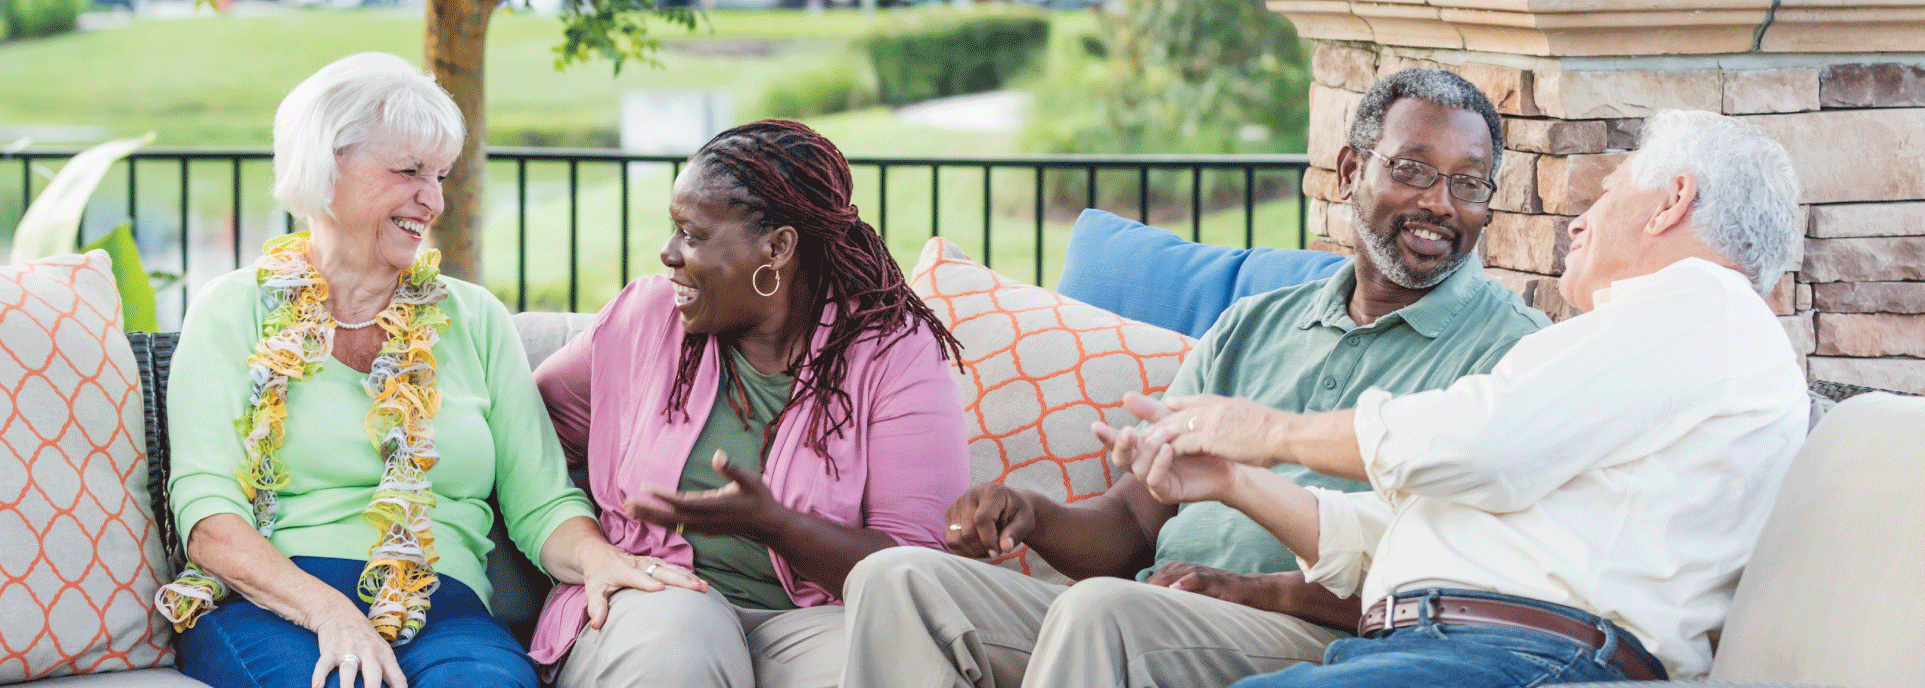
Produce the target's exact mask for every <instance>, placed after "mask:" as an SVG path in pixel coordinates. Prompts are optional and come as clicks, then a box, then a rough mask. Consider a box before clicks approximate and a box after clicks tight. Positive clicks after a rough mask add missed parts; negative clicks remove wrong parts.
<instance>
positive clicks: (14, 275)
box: [0, 251, 174, 683]
mask: <svg viewBox="0 0 1925 688" xmlns="http://www.w3.org/2000/svg"><path fill="white" fill-rule="evenodd" d="M120 317H121V316H120V297H119V295H118V294H117V293H116V292H115V290H114V278H113V270H112V264H111V263H110V262H109V261H108V259H107V254H106V252H104V251H93V252H91V253H88V254H86V255H84V256H82V255H65V256H54V257H51V258H45V259H42V260H37V261H33V262H29V263H26V264H24V265H12V266H4V267H0V542H4V543H6V546H4V547H0V610H4V613H5V616H4V617H0V683H12V682H15V681H21V680H27V679H38V678H48V677H53V676H65V675H68V674H88V673H97V672H104V671H122V670H128V669H140V668H147V667H155V666H167V665H171V664H173V658H174V654H173V649H172V647H171V646H170V644H169V641H170V640H171V639H172V637H173V632H172V631H171V630H170V629H169V627H168V624H167V622H166V620H165V619H163V618H161V617H160V615H159V614H156V613H154V611H153V599H154V591H155V590H156V589H158V588H159V587H160V585H161V580H160V579H161V576H163V575H166V574H167V572H163V571H161V570H160V569H159V568H158V567H159V566H162V565H164V563H165V562H166V559H165V557H164V555H163V554H162V552H161V542H160V536H159V533H158V532H157V531H156V530H155V527H154V517H153V510H152V506H151V505H150V504H149V503H148V502H149V498H148V495H147V457H146V451H145V447H146V432H145V425H144V424H143V422H142V415H141V403H140V371H139V369H138V368H137V367H136V364H135V363H134V352H133V349H132V348H130V347H129V346H128V344H127V339H126V337H125V335H123V334H122V333H121V326H120Z"/></svg>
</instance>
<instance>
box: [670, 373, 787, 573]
mask: <svg viewBox="0 0 1925 688" xmlns="http://www.w3.org/2000/svg"><path fill="white" fill-rule="evenodd" d="M723 348H726V349H728V351H729V353H728V355H729V356H733V357H734V359H735V373H736V375H737V376H739V377H740V378H741V380H742V387H743V389H745V390H747V391H748V397H749V404H748V406H749V411H750V414H749V419H748V422H747V423H746V424H745V423H744V422H743V420H742V418H740V417H739V416H737V415H736V413H735V407H734V406H733V405H731V404H729V401H728V397H729V396H730V395H733V394H736V392H735V391H733V390H731V389H729V387H731V386H732V385H731V384H730V381H729V380H728V379H727V376H720V377H721V380H720V381H719V382H718V385H719V386H720V389H717V390H716V394H715V406H714V407H713V408H711V409H710V410H709V417H708V422H707V423H705V424H703V426H702V434H701V435H700V436H699V437H697V438H696V440H695V448H693V449H690V450H689V454H688V462H687V463H684V464H682V480H681V484H680V486H679V487H677V488H676V489H679V490H681V491H683V492H693V491H698V490H713V489H716V488H720V487H724V486H726V485H728V484H729V481H728V480H727V479H724V478H723V477H722V476H721V475H720V474H717V473H716V472H715V466H714V464H712V463H711V461H712V459H713V458H714V456H715V450H717V449H720V450H722V452H723V453H725V454H727V455H728V457H729V463H732V464H735V465H737V466H740V467H742V468H743V469H745V470H748V471H751V472H754V473H758V474H759V473H761V472H762V437H763V434H762V433H763V431H764V429H766V428H767V427H768V424H769V421H770V420H771V419H774V418H775V415H776V414H777V413H781V412H782V408H783V407H784V406H787V405H788V403H789V393H790V391H791V390H793V389H794V387H795V378H794V377H793V376H790V375H786V374H782V373H777V374H774V375H765V374H763V373H762V372H760V371H757V370H756V369H755V367H754V366H751V365H749V361H748V359H747V358H746V357H744V356H743V355H742V352H741V351H740V350H737V349H735V348H734V347H723ZM745 425H746V427H744V426H745ZM682 537H683V538H685V539H687V540H688V544H689V545H690V546H691V547H694V548H695V573H696V575H699V576H701V577H702V579H703V580H706V581H708V582H709V585H710V586H712V587H714V588H715V589H716V591H718V592H720V593H722V596H723V597H726V598H728V600H729V601H730V602H733V603H735V604H736V605H737V606H741V607H746V608H749V609H794V608H795V602H793V601H791V600H790V599H789V593H788V591H786V590H783V589H782V582H781V581H780V580H779V579H777V578H776V577H775V562H773V561H771V560H770V559H769V548H768V547H766V546H764V545H762V544H761V543H758V542H756V541H754V540H750V539H748V538H745V537H738V536H726V535H724V536H718V535H701V534H698V533H683V534H682Z"/></svg>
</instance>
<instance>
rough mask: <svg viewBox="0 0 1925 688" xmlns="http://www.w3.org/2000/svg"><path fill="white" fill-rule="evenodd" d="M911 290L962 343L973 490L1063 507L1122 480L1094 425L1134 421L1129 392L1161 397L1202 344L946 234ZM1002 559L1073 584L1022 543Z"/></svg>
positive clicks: (932, 247)
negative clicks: (1028, 496)
mask: <svg viewBox="0 0 1925 688" xmlns="http://www.w3.org/2000/svg"><path fill="white" fill-rule="evenodd" d="M910 287H911V288H913V289H914V290H915V292H916V294H917V295H919V296H921V297H922V298H923V301H924V302H926V303H928V304H929V307H930V308H931V309H933V310H935V312H936V317H937V318H939V319H941V320H942V322H943V324H944V325H946V326H948V327H949V331H950V332H953V333H955V335H956V339H957V340H959V341H961V342H962V345H963V362H964V364H965V367H966V368H967V372H965V373H964V374H963V375H962V377H961V379H959V380H958V381H957V387H958V389H959V390H960V391H961V393H962V396H963V400H962V401H963V411H964V416H965V421H966V422H967V423H969V425H970V427H969V465H970V477H971V479H972V482H973V483H984V482H991V481H994V482H999V483H1002V484H1004V485H1008V486H1010V487H1017V488H1023V489H1028V490H1034V491H1036V492H1039V493H1042V494H1044V495H1047V496H1049V497H1050V498H1051V499H1054V500H1056V501H1059V502H1073V501H1076V500H1079V499H1087V498H1089V497H1094V496H1096V495H1099V494H1102V493H1103V492H1104V491H1105V490H1107V489H1109V486H1110V483H1111V482H1112V481H1113V480H1115V479H1116V478H1117V477H1118V476H1117V475H1116V474H1115V469H1114V468H1113V467H1111V466H1110V465H1109V462H1108V461H1106V460H1104V458H1103V445H1102V443H1101V442H1099V441H1097V439H1096V436H1095V435H1094V434H1092V433H1091V432H1090V429H1089V427H1090V423H1092V422H1095V421H1103V422H1105V423H1108V424H1110V425H1111V426H1115V427H1122V426H1123V425H1125V424H1130V423H1134V422H1135V418H1134V417H1132V416H1131V415H1130V414H1129V412H1128V411H1125V410H1123V393H1124V392H1141V393H1145V394H1150V395H1153V396H1161V395H1162V393H1163V390H1164V389H1167V388H1168V387H1169V386H1170V381H1171V380H1172V379H1174V378H1175V377H1176V369H1177V366H1179V365H1181V364H1182V363H1183V356H1184V354H1185V353H1187V352H1189V350H1190V347H1191V346H1192V345H1194V344H1195V343H1196V341H1195V340H1193V339H1191V338H1189V337H1185V336H1183V335H1181V334H1178V333H1176V332H1172V331H1170V330H1166V329H1163V328H1160V327H1156V326H1154V325H1147V324H1144V323H1140V322H1137V321H1134V320H1130V319H1127V318H1124V317H1122V316H1119V315H1116V314H1115V313H1111V312H1109V311H1106V310H1103V309H1101V308H1097V307H1095V306H1091V305H1089V304H1085V303H1083V302H1080V301H1076V300H1074V299H1070V298H1068V297H1064V296H1061V295H1059V294H1057V293H1055V292H1052V291H1049V290H1047V289H1043V288H1041V287H1036V286H1032V285H1028V284H1023V283H1021V282H1017V281H1015V280H1012V279H1010V278H1008V277H1004V276H1002V275H1000V274H997V273H996V272H994V271H992V270H990V269H988V268H985V267H983V266H981V265H979V264H977V263H975V262H974V261H971V260H970V259H969V257H968V256H967V255H965V254H964V253H963V251H962V249H961V248H960V247H958V246H956V245H955V244H953V243H950V242H949V241H948V240H946V239H942V238H940V237H938V238H933V239H930V240H929V243H927V244H925V245H924V246H923V249H922V259H921V260H920V261H918V262H917V263H916V267H915V270H914V271H913V272H912V275H911V278H910ZM996 563H997V564H1000V565H1003V566H1006V567H1009V568H1012V569H1016V570H1019V571H1022V572H1024V573H1027V574H1030V575H1032V576H1035V577H1037V578H1041V579H1044V580H1050V581H1055V582H1067V580H1068V579H1067V578H1065V577H1064V576H1063V575H1062V574H1060V573H1057V572H1056V570H1055V569H1052V568H1050V566H1049V564H1048V563H1046V562H1044V561H1043V559H1042V557H1040V556H1033V555H1031V554H1030V552H1029V549H1028V548H1027V547H1019V548H1017V551H1016V552H1014V553H1011V554H1009V555H1005V556H1004V557H1002V558H1000V559H998V560H996Z"/></svg>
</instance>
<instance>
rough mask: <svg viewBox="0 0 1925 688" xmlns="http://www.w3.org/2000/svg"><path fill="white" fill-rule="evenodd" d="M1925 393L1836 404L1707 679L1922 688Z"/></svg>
mask: <svg viewBox="0 0 1925 688" xmlns="http://www.w3.org/2000/svg"><path fill="white" fill-rule="evenodd" d="M1920 532H1925V398H1916V397H1901V396H1896V395H1892V394H1865V395H1860V396H1857V397H1853V398H1851V399H1848V400H1846V401H1845V402H1843V403H1841V404H1839V405H1838V407H1837V408H1835V409H1833V410H1832V411H1831V412H1830V413H1827V414H1825V417H1824V420H1823V421H1821V422H1820V423H1819V424H1818V427H1817V429H1815V430H1814V431H1813V432H1812V435H1811V438H1810V439H1809V440H1807V441H1806V443H1805V447H1804V450H1803V451H1800V452H1799V454H1798V458H1797V460H1796V461H1795V462H1794V463H1793V464H1792V466H1791V469H1790V471H1789V472H1788V473H1787V474H1786V476H1785V483H1784V488H1783V489H1782V491H1780V492H1779V495H1778V501H1777V503H1776V505H1775V506H1774V507H1773V509H1772V512H1771V518H1770V520H1768V521H1766V523H1765V530H1764V534H1763V536H1762V537H1761V538H1760V539H1759V542H1758V549H1757V551H1756V553H1754V554H1753V555H1752V558H1751V563H1750V565H1749V566H1748V567H1747V568H1746V569H1745V574H1744V578H1743V580H1742V581H1741V582H1740V583H1739V585H1738V593H1737V599H1736V600H1735V602H1734V603H1733V606H1732V610H1731V616H1730V618H1729V620H1728V622H1727V623H1726V625H1725V631H1724V638H1723V642H1722V644H1721V645H1720V646H1719V648H1718V655H1717V660H1716V662H1715V663H1714V664H1713V666H1712V669H1711V678H1713V679H1718V680H1726V681H1733V680H1735V681H1786V682H1792V683H1812V684H1826V685H1839V686H1867V687H1875V686H1893V687H1898V686H1905V687H1908V688H1916V687H1917V686H1925V661H1921V653H1925V621H1921V620H1920V618H1919V614H1921V613H1925V585H1920V580H1921V579H1925V544H1920V543H1921V540H1920V538H1919V533H1920Z"/></svg>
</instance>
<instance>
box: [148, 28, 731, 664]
mask: <svg viewBox="0 0 1925 688" xmlns="http://www.w3.org/2000/svg"><path fill="white" fill-rule="evenodd" d="M463 136H464V131H463V127H462V120H461V112H460V110H459V109H458V108H457V107H456V106H455V104H454V101H453V100H452V99H450V98H449V97H448V94H447V93H446V92H445V91H443V90H442V89H441V88H440V87H439V86H437V85H435V83H434V80H433V78H432V77H429V76H427V75H424V74H423V73H421V72H420V71H419V70H417V69H415V67H414V66H413V65H411V64H409V63H408V62H407V61H406V60H403V59H401V58H399V57H396V56H394V55H389V54H385V53H362V54H359V55H352V56H349V57H346V58H342V59H341V60H339V61H336V62H334V63H333V64H330V65H328V66H326V67H324V68H322V69H321V70H320V71H319V72H317V73H315V74H314V75H313V76H311V77H308V79H307V80H305V81H303V82H301V84H300V85H299V86H296V87H295V88H294V90H293V91H292V92H290V93H289V94H288V96H287V98H286V99H285V100H284V101H282V102H281V106H280V109H279V110H278V111H277V112H276V113H275V116H274V173H275V184H274V195H275V197H276V198H277V199H279V200H280V201H281V203H282V204H283V205H285V206H286V207H287V209H288V211H289V212H290V213H292V214H293V215H295V216H296V217H300V218H302V219H304V220H305V221H306V223H307V227H308V231H304V232H299V233H295V234H290V235H287V236H284V237H280V238H277V239H274V240H271V241H269V242H267V244H266V246H264V247H263V251H264V253H265V255H264V256H262V257H261V258H260V259H259V260H258V261H256V262H255V264H254V266H253V267H249V268H244V269H241V270H237V271H234V272H232V273H228V274H226V275H223V276H221V277H218V278H216V279H214V280H213V281H212V282H210V283H209V284H208V285H207V286H206V287H204V288H203V289H202V291H201V293H200V294H199V295H198V296H196V297H195V299H194V302H193V304H192V306H191V307H189V309H188V312H187V318H186V322H185V323H184V324H183V326H182V328H181V340H180V345H179V348H178V353H177V354H176V355H175V357H174V362H173V374H172V376H171V378H170V379H171V380H172V387H173V389H172V391H171V393H170V395H169V404H168V413H169V423H168V430H169V433H170V434H171V436H172V438H171V439H172V454H173V458H172V461H173V467H172V478H171V480H170V483H169V487H170V490H171V492H172V505H171V506H172V508H173V509H174V512H175V514H176V517H177V519H178V521H177V522H178V523H179V524H180V528H181V530H182V532H183V533H185V534H186V536H187V556H188V559H189V562H190V563H189V564H188V566H187V568H186V570H185V571H183V572H182V573H181V576H180V578H179V579H178V580H176V581H175V582H174V583H172V584H170V585H167V586H165V587H164V588H162V590H161V592H160V594H159V595H158V596H157V597H156V603H157V604H158V605H159V606H160V608H161V610H162V612H163V613H165V614H166V615H167V616H168V617H169V618H170V619H172V620H173V621H174V623H175V627H176V629H178V630H180V631H182V635H181V638H180V644H179V651H180V655H179V666H180V669H181V671H182V672H183V673H185V674H187V675H188V676H191V677H193V678H196V679H199V680H201V681H205V682H207V683H210V684H213V685H215V686H223V687H225V686H248V687H253V686H289V687H297V686H298V687H308V688H319V687H320V686H321V685H322V684H323V683H327V684H328V685H336V683H335V682H333V681H330V680H329V675H330V674H338V676H337V678H338V685H341V686H351V685H353V684H354V680H355V678H356V677H357V676H358V677H359V678H360V679H361V682H362V685H364V686H380V685H388V686H408V685H413V686H416V687H417V688H420V687H422V686H444V685H457V684H466V685H489V686H495V685H508V686H530V687H532V686H535V685H537V683H536V679H535V674H534V667H533V665H532V664H531V663H530V662H529V660H528V657H527V655H526V654H525V653H523V651H522V648H521V646H520V645H519V644H518V643H517V642H516V641H515V639H514V638H513V636H511V635H510V634H509V632H508V630H507V629H506V627H504V626H503V625H502V624H501V623H500V622H499V621H497V620H496V619H494V617H492V616H490V615H489V613H488V610H487V609H486V608H485V607H484V606H483V600H485V599H487V598H488V594H489V592H490V591H489V586H488V579H487V577H486V575H485V569H484V567H485V564H484V559H485V557H486V556H487V553H488V550H489V549H490V548H491V545H490V541H489V540H488V531H489V529H490V527H491V526H492V523H493V518H494V515H493V513H492V510H491V509H490V508H489V506H488V505H487V499H488V496H489V495H490V493H496V494H498V496H499V501H500V504H501V510H502V518H503V519H504V521H505V523H506V525H507V529H508V532H509V534H510V535H511V536H512V537H513V539H514V541H515V542H516V543H517V544H518V545H519V546H520V547H521V549H522V551H523V552H525V553H526V554H527V555H528V556H529V558H530V559H533V560H535V561H536V562H538V563H539V564H540V565H541V566H542V568H544V569H546V570H547V572H548V573H549V574H550V575H552V576H554V577H555V578H556V579H558V580H561V581H563V582H570V583H581V584H583V585H584V586H585V587H587V588H588V589H589V590H590V591H592V592H597V593H600V594H604V595H605V594H606V591H610V590H613V589H617V588H622V587H639V588H643V589H654V590H659V589H661V588H662V586H663V585H664V584H665V582H664V581H663V580H662V579H663V578H668V579H669V581H668V582H667V583H666V584H682V585H686V586H689V587H694V588H698V589H699V588H702V587H703V584H702V583H701V582H700V581H698V580H695V579H694V578H693V577H686V580H682V579H676V578H674V577H673V576H664V575H656V576H650V575H646V574H645V571H647V570H648V569H649V568H650V566H651V564H653V565H655V566H656V567H659V566H660V562H659V561H658V560H654V559H652V558H648V557H636V556H633V555H629V554H627V553H626V552H623V551H621V550H619V549H616V548H614V547H612V546H610V545H609V544H608V542H607V540H606V539H604V538H603V537H602V535H601V532H600V530H599V529H597V527H596V525H595V522H594V520H593V518H592V512H591V511H590V510H589V505H588V502H587V501H586V500H585V499H584V498H583V496H582V493H581V491H580V490H577V489H575V488H574V487H572V486H571V485H570V484H569V482H568V478H567V475H566V471H565V469H564V468H563V459H562V454H561V449H560V445H559V444H558V443H557V441H556V439H555V433H554V429H553V427H552V425H550V422H549V420H548V414H547V412H546V410H545V407H544V406H543V404H542V401H541V396H540V395H539V394H538V393H537V392H536V390H535V385H534V381H533V378H532V376H531V374H530V372H529V370H528V364H527V358H526V357H525V354H524V353H523V352H522V349H521V343H520V340H519V338H518V337H517V336H516V333H515V329H514V326H513V324H512V323H511V322H510V320H509V316H508V311H507V309H506V308H504V307H503V306H502V305H501V302H500V301H498V300H497V299H495V298H494V296H492V295H490V294H489V293H488V291H487V290H486V289H483V288H482V287H480V286H477V285H474V284H470V283H468V282H463V281H460V280H456V279H452V278H449V277H445V276H442V275H441V274H440V272H439V270H438V269H437V264H438V262H439V260H440V256H439V254H438V253H437V252H436V251H433V250H428V251H423V250H421V249H420V244H421V241H422V238H423V235H424V234H426V232H427V230H428V228H429V227H430V226H431V225H433V223H434V221H435V220H436V218H438V217H439V216H440V215H441V212H442V208H443V201H442V195H441V180H442V179H443V177H445V176H446V175H447V173H448V170H449V167H450V165H451V164H452V163H453V161H454V158H455V155H456V154H457V153H458V152H459V151H460V148H461V142H462V138H463ZM230 593H233V595H230ZM224 597H225V599H223V598H224Z"/></svg>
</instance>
